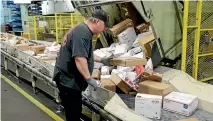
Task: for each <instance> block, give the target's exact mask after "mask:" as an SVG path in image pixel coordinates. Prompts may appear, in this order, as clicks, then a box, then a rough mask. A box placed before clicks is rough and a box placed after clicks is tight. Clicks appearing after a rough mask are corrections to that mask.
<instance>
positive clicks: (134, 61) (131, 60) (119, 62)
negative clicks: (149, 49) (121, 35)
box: [110, 57, 147, 66]
mask: <svg viewBox="0 0 213 121" xmlns="http://www.w3.org/2000/svg"><path fill="white" fill-rule="evenodd" d="M146 63H147V60H146V59H144V58H135V57H121V58H114V59H111V60H110V64H111V65H113V66H137V65H146Z"/></svg>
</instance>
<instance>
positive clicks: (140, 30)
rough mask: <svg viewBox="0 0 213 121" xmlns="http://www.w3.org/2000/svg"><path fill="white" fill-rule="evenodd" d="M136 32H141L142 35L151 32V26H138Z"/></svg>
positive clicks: (143, 24)
mask: <svg viewBox="0 0 213 121" xmlns="http://www.w3.org/2000/svg"><path fill="white" fill-rule="evenodd" d="M136 30H137V31H139V32H140V33H143V32H147V31H149V24H145V23H142V24H140V25H138V26H136Z"/></svg>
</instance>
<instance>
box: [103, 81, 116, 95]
mask: <svg viewBox="0 0 213 121" xmlns="http://www.w3.org/2000/svg"><path fill="white" fill-rule="evenodd" d="M101 86H102V87H103V88H105V89H108V90H111V91H113V92H116V85H115V84H114V83H113V82H112V81H111V79H104V80H101Z"/></svg>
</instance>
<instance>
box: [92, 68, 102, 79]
mask: <svg viewBox="0 0 213 121" xmlns="http://www.w3.org/2000/svg"><path fill="white" fill-rule="evenodd" d="M100 76H101V72H100V70H99V69H94V70H93V72H92V78H94V79H97V80H100Z"/></svg>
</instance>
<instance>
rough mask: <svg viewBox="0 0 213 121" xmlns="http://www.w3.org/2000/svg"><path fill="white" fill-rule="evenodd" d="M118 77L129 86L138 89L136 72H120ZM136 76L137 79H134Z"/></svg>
mask: <svg viewBox="0 0 213 121" xmlns="http://www.w3.org/2000/svg"><path fill="white" fill-rule="evenodd" d="M117 75H118V77H119V78H121V79H122V80H123V81H124V82H125V83H126V84H127V85H128V86H129V87H131V88H132V89H133V90H135V91H137V90H138V87H139V85H138V83H137V81H138V79H136V78H137V77H135V75H136V74H132V73H128V72H119V73H118V74H117ZM133 78H135V79H133Z"/></svg>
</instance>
